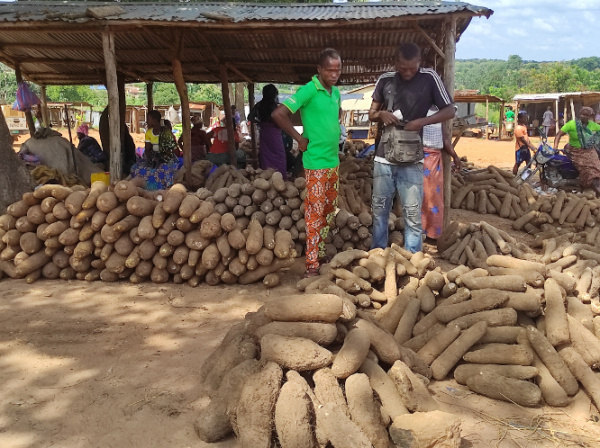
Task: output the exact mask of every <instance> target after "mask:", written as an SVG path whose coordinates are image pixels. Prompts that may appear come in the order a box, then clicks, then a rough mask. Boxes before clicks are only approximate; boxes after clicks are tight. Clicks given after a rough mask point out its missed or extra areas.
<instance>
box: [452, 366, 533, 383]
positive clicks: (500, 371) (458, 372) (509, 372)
mask: <svg viewBox="0 0 600 448" xmlns="http://www.w3.org/2000/svg"><path fill="white" fill-rule="evenodd" d="M488 373H495V374H496V375H501V376H505V377H509V378H515V379H517V380H529V379H531V378H534V377H535V376H536V375H538V373H539V370H538V369H537V368H536V367H535V366H533V367H532V366H520V365H498V364H461V365H459V366H458V367H457V368H456V369H454V379H455V380H456V382H457V383H458V384H467V378H469V377H472V376H476V375H484V376H485V375H487V374H488Z"/></svg>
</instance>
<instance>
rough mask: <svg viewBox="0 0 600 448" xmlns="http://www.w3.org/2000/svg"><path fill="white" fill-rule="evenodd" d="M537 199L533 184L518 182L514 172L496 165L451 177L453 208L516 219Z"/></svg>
mask: <svg viewBox="0 0 600 448" xmlns="http://www.w3.org/2000/svg"><path fill="white" fill-rule="evenodd" d="M536 199H537V194H536V192H535V191H534V190H533V188H531V186H529V185H528V184H525V183H524V184H519V183H517V181H515V180H514V175H513V174H512V173H510V172H508V171H504V170H501V169H499V168H497V167H495V166H493V165H491V166H489V167H488V168H487V169H483V170H474V171H469V172H468V173H467V174H464V175H454V176H453V177H452V201H451V206H452V208H464V209H467V210H472V211H477V212H478V213H479V214H481V215H486V214H491V215H499V216H500V217H502V218H509V219H511V220H516V219H517V218H520V217H521V216H522V215H524V214H525V212H526V211H527V210H528V208H529V207H530V205H532V204H533V203H535V201H536Z"/></svg>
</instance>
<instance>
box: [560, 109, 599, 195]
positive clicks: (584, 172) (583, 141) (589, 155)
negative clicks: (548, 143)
mask: <svg viewBox="0 0 600 448" xmlns="http://www.w3.org/2000/svg"><path fill="white" fill-rule="evenodd" d="M593 116H594V110H593V109H592V108H591V107H582V108H581V111H580V112H579V120H571V121H567V122H566V123H565V125H564V126H563V127H562V128H561V129H560V131H558V134H556V137H555V138H554V149H555V150H556V149H558V144H559V142H560V139H561V138H562V136H563V135H568V136H569V143H568V145H566V146H565V153H566V154H567V156H569V159H571V161H572V162H573V164H574V165H575V168H577V171H579V179H580V181H581V185H582V186H583V187H584V188H588V187H592V188H593V189H594V190H595V191H596V194H600V159H598V152H597V151H598V150H600V135H599V134H598V131H600V124H597V123H594V122H593V121H592V120H591V118H592V117H593Z"/></svg>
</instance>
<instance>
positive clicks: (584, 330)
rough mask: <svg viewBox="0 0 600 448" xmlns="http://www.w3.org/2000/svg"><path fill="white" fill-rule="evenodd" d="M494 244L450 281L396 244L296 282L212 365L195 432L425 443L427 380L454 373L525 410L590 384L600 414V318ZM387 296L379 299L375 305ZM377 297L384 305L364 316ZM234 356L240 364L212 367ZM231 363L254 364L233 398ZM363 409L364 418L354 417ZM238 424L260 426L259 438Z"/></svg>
mask: <svg viewBox="0 0 600 448" xmlns="http://www.w3.org/2000/svg"><path fill="white" fill-rule="evenodd" d="M488 230H489V229H487V228H486V227H485V226H481V227H480V228H479V230H478V231H484V232H488ZM488 235H489V234H488ZM502 239H503V240H504V241H505V243H506V244H508V245H509V247H510V244H512V243H511V241H510V239H508V238H506V239H505V238H504V237H503V238H502ZM465 247H468V246H465ZM496 247H497V251H498V253H496V254H490V255H488V256H487V258H484V259H482V260H478V264H477V266H473V267H474V269H472V268H470V267H468V266H466V265H459V266H457V267H456V268H454V269H452V270H450V271H448V272H446V273H442V272H441V271H440V270H439V268H434V266H433V261H432V260H428V257H427V256H424V255H423V254H415V255H412V256H409V254H407V253H406V252H405V251H404V250H403V249H401V248H399V247H397V246H396V245H393V246H392V247H390V248H388V249H386V250H382V251H378V250H374V251H369V252H365V251H361V250H357V249H355V250H349V251H346V252H344V253H341V254H338V255H337V256H336V257H334V259H333V260H332V262H331V263H330V264H329V265H328V266H325V267H324V269H323V271H322V275H321V276H320V277H317V278H312V279H306V280H302V281H301V282H300V284H299V285H298V286H299V288H300V289H302V290H303V291H304V295H299V296H292V297H287V298H282V299H278V300H276V301H274V302H270V303H268V304H266V305H265V306H264V307H262V308H261V309H259V310H258V311H257V312H256V313H251V314H250V315H248V316H247V318H246V320H245V321H244V322H243V323H241V324H239V325H238V326H237V327H234V329H232V332H233V333H235V335H236V336H235V337H236V338H237V339H235V338H234V336H232V334H228V336H226V338H225V340H224V342H223V344H222V345H221V346H220V347H219V348H218V349H217V350H216V352H215V353H214V354H213V355H211V356H210V357H209V360H208V361H207V364H206V366H205V368H204V369H203V371H204V373H203V380H204V384H205V386H206V390H207V393H208V394H209V395H210V397H211V399H212V401H211V404H210V405H209V407H208V408H207V409H206V410H205V411H204V412H203V413H202V414H201V415H200V418H199V419H198V422H197V424H196V430H197V432H198V434H199V435H200V437H201V438H202V439H203V440H205V441H209V442H213V441H216V440H218V439H220V438H222V437H225V436H226V435H227V434H229V433H230V432H232V431H233V432H234V433H235V434H236V435H237V437H238V439H239V441H240V442H241V446H271V444H272V443H275V441H274V440H272V438H271V435H272V434H275V435H276V437H277V443H279V444H280V445H281V446H282V447H286V446H298V445H293V444H292V442H291V440H304V441H310V442H306V443H305V442H302V443H304V444H302V445H301V446H326V445H327V444H330V445H331V446H334V447H342V446H361V447H362V446H366V447H370V446H387V445H386V443H388V442H389V441H388V437H389V438H391V439H392V440H393V441H394V442H395V443H405V442H402V441H403V440H404V441H406V440H407V439H411V438H412V439H415V438H416V437H417V434H420V432H419V431H420V429H419V427H418V425H419V424H418V421H421V422H422V421H423V419H424V418H425V419H427V418H428V417H427V416H424V415H421V413H428V414H432V418H433V413H434V412H437V411H436V409H437V408H438V406H437V402H436V400H435V397H434V396H432V394H431V392H430V390H429V388H428V385H429V384H430V383H429V382H430V381H440V380H445V379H448V378H454V379H455V380H456V381H457V382H458V383H459V384H460V385H463V386H464V387H466V388H468V389H470V390H471V391H473V392H475V393H478V394H481V395H484V396H487V397H489V398H492V399H497V400H502V401H507V402H512V403H516V404H518V405H520V406H528V407H535V406H539V405H541V404H542V403H546V404H547V405H549V406H559V407H561V406H566V405H568V404H570V403H571V402H572V400H573V397H574V396H575V395H576V394H577V393H578V392H579V390H580V388H581V389H582V390H583V391H584V392H585V393H587V394H588V395H589V396H590V398H591V400H592V402H593V403H594V405H595V406H596V407H600V375H598V373H597V370H598V369H600V339H599V337H600V316H599V315H598V314H600V309H598V308H594V307H593V306H592V305H593V303H592V304H591V305H590V304H589V303H584V301H582V299H581V298H580V297H579V294H578V290H577V287H578V286H577V283H578V282H577V281H575V277H573V276H572V275H573V272H571V271H567V272H561V271H560V270H556V269H554V266H552V265H551V264H546V263H543V262H540V261H536V260H535V259H533V258H531V259H521V258H515V257H514V256H512V255H510V253H511V252H508V253H507V254H503V253H502V251H501V246H499V245H496ZM486 253H487V252H486ZM413 257H415V258H413ZM538 257H540V258H541V256H540V255H538ZM384 261H385V263H384ZM384 266H385V267H384ZM399 266H402V267H399ZM411 266H412V268H411ZM360 268H364V271H363V269H360ZM409 269H410V270H411V272H412V273H409ZM412 269H415V271H412ZM583 271H585V269H583ZM399 272H401V273H402V274H401V275H399ZM392 273H393V274H392ZM386 274H387V275H386ZM352 283H354V286H352V287H350V286H351V284H352ZM345 288H346V289H345ZM373 291H379V293H377V292H376V293H374V292H373ZM386 293H387V295H386ZM378 294H381V295H382V296H383V298H382V300H381V301H375V300H374V299H373V298H374V297H381V296H379V295H378ZM363 300H364V302H361V301H363ZM369 300H371V304H377V305H374V306H373V307H371V308H367V309H365V308H361V306H365V305H366V306H368V305H367V303H368V301H369ZM333 303H335V306H333ZM373 308H377V309H373ZM325 328H328V329H329V331H326V330H325ZM230 333H231V332H230ZM247 346H250V347H251V349H250V350H248V348H247ZM242 352H243V353H247V355H245V356H242V355H241V353H242ZM225 353H229V354H230V355H229V356H231V357H232V359H233V361H232V362H231V363H227V362H226V361H223V363H224V365H222V366H221V368H220V369H222V370H219V369H217V370H214V369H215V368H214V367H211V366H212V363H214V362H215V360H216V359H221V358H222V357H223V356H224V354H225ZM249 359H251V360H250V361H248V360H249ZM243 363H246V364H243ZM232 364H235V365H236V366H237V365H244V366H246V365H252V366H254V367H253V369H255V370H253V371H252V375H251V376H250V375H249V376H248V380H246V382H245V383H244V384H243V385H241V384H237V383H236V389H235V391H233V390H232V389H231V386H230V384H231V383H230V382H226V379H227V377H226V376H225V378H224V379H223V382H224V384H226V386H222V385H221V384H216V383H215V378H219V379H220V378H221V377H222V376H223V375H222V372H224V371H236V369H237V367H236V368H233V367H232ZM210 369H213V374H212V375H210V374H208V373H207V372H208V370H210ZM365 376H366V377H365ZM211 378H212V379H211ZM236 378H239V377H236ZM298 381H300V382H301V383H302V384H301V385H300V384H298ZM290 383H293V384H290ZM267 384H268V386H267ZM357 384H361V388H362V392H361V393H360V395H359V393H358V392H357V391H355V389H354V387H356V386H357ZM367 384H368V385H369V386H370V388H369V387H367ZM325 390H327V393H326V392H324V391H325ZM230 394H231V395H230ZM244 397H245V398H244ZM291 397H294V399H293V401H288V400H292V398H291ZM357 397H360V399H359V398H357ZM260 399H262V400H263V401H262V402H261V403H258V401H259V400H260ZM280 400H281V401H280ZM250 402H252V405H250ZM360 402H362V403H363V407H362V408H361V409H363V410H364V411H365V412H366V410H367V409H370V411H369V414H368V416H366V415H361V416H360V417H358V416H356V417H355V415H354V414H353V410H354V408H355V407H358V404H357V403H360ZM219 403H226V405H223V404H219ZM365 403H367V404H365ZM286 410H287V411H286ZM215 412H217V414H218V416H215V414H214V413H215ZM286 412H287V413H286ZM248 413H250V414H252V413H258V414H260V416H258V415H252V416H249V415H248ZM410 413H415V414H414V415H415V416H417V415H419V417H420V418H419V419H413V420H411V419H410V418H409V417H410ZM357 415H358V414H357ZM217 420H218V421H220V422H221V425H220V426H219V427H220V428H222V429H221V432H219V433H218V434H217V435H216V436H215V435H214V434H212V433H210V428H212V427H214V426H210V425H209V424H208V423H207V421H208V422H214V421H217ZM240 421H243V422H252V425H253V428H256V427H260V428H262V430H261V431H262V436H261V437H262V438H261V443H258V442H257V441H256V439H253V438H252V437H255V436H257V432H256V431H255V430H252V431H250V430H249V429H248V428H246V429H243V428H241V427H240V426H239V422H240ZM289 422H294V425H292V426H293V427H294V431H300V429H299V427H298V425H299V423H298V422H301V426H302V430H301V432H300V433H295V432H294V433H291V434H290V433H289V432H288V431H291V429H290V423H289ZM361 422H362V423H361ZM366 422H368V424H367V423H366ZM455 424H456V423H453V425H455ZM329 425H331V426H329ZM411 425H412V426H411ZM326 426H327V427H326ZM382 428H383V431H382ZM451 428H454V430H451ZM447 429H448V430H447V431H445V433H447V434H454V435H456V434H459V433H460V428H458V429H457V428H456V427H455V426H452V425H451V426H449V427H448V428H447ZM425 432H427V431H425ZM342 434H347V435H350V436H349V437H342ZM247 437H251V438H250V439H248V438H247ZM349 440H352V441H353V442H350V441H349ZM257 443H258V445H257ZM422 443H425V442H422ZM400 446H404V445H400ZM406 446H413V445H406ZM414 446H418V445H414Z"/></svg>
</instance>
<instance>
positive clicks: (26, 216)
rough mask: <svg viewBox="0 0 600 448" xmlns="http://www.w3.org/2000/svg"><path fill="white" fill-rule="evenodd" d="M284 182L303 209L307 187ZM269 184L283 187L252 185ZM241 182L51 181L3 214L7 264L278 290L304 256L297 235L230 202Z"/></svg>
mask: <svg viewBox="0 0 600 448" xmlns="http://www.w3.org/2000/svg"><path fill="white" fill-rule="evenodd" d="M273 177H275V175H274V176H273ZM210 180H211V178H209V181H210ZM279 180H280V182H279V183H278V185H279V188H280V189H281V190H282V191H284V192H285V191H288V192H289V196H290V199H293V200H295V202H294V204H297V205H294V206H295V207H297V208H298V209H299V208H300V207H301V203H302V200H301V199H300V197H299V192H298V189H297V188H296V187H295V186H294V184H293V183H291V182H284V181H283V179H281V178H279ZM262 181H265V182H267V183H268V184H269V185H271V184H272V183H275V180H272V181H271V182H268V181H266V180H265V179H262V178H260V180H255V181H254V183H255V184H257V185H258V186H257V187H255V186H254V183H253V184H244V185H246V186H247V188H250V187H252V188H253V189H254V190H258V191H260V194H261V195H264V196H265V198H266V197H267V194H268V190H269V189H265V190H262V189H260V188H259V186H262V184H263V183H264V182H262ZM234 185H235V186H230V187H229V188H227V187H222V188H218V189H216V191H215V193H214V194H213V193H212V192H211V191H210V190H207V189H201V190H199V191H198V192H197V193H188V192H187V191H186V189H185V187H184V186H183V185H181V184H175V185H174V186H173V187H172V188H171V189H169V190H168V191H165V192H159V193H156V194H154V195H148V192H147V191H145V190H142V189H140V188H138V187H137V186H136V184H135V183H134V182H133V181H119V182H117V183H116V184H115V185H114V186H111V187H108V186H107V185H106V184H104V183H102V182H94V183H93V184H92V186H91V188H89V189H84V188H79V187H73V188H69V187H65V186H61V185H43V186H41V187H38V188H37V189H36V190H35V191H34V192H30V193H25V194H24V195H23V198H22V200H21V201H18V202H16V203H14V204H12V205H10V206H9V207H8V209H7V214H5V215H3V216H1V217H0V237H1V240H0V248H1V252H0V270H1V271H2V272H3V274H5V275H7V276H8V277H11V278H25V279H26V280H27V282H33V281H35V280H37V279H39V278H40V277H44V278H48V279H56V278H61V279H64V280H71V279H79V280H87V281H95V280H102V281H107V282H111V281H117V280H119V279H129V281H130V282H132V283H140V282H144V281H148V280H150V281H152V282H155V283H165V282H168V281H173V282H175V283H184V282H187V283H188V284H189V285H191V286H197V285H198V284H199V283H200V282H203V281H204V282H206V283H208V284H209V285H217V284H219V283H226V284H232V283H241V284H248V283H252V282H256V281H260V280H263V279H265V278H266V279H267V281H266V284H267V285H268V286H273V285H274V284H277V281H278V279H277V276H276V275H270V274H274V273H275V272H276V271H278V270H280V269H281V268H286V267H289V266H290V265H291V264H292V263H293V259H294V256H295V255H296V252H295V249H294V242H293V237H292V234H291V233H290V230H289V228H287V226H282V225H281V223H280V224H279V226H274V225H268V224H265V221H264V219H263V218H264V217H265V213H264V212H261V213H262V214H260V213H258V211H257V212H256V214H254V213H252V214H250V213H249V214H245V213H238V212H237V211H236V212H232V211H231V210H230V207H229V205H233V204H231V203H230V202H229V201H228V202H227V203H225V199H224V198H226V197H230V196H229V195H228V194H227V192H228V191H229V189H231V191H234V195H235V194H237V193H240V195H241V187H242V185H240V184H234ZM246 191H249V190H246ZM250 194H252V193H250ZM284 194H285V193H284ZM240 197H241V196H240ZM246 197H247V198H248V199H250V200H251V196H250V195H247V196H246ZM265 200H266V199H265ZM228 204H229V205H228ZM282 205H286V204H285V201H284V204H282ZM235 207H236V206H233V207H232V208H233V209H235ZM287 207H289V208H290V209H291V206H290V205H287ZM241 208H242V210H245V207H241ZM256 209H257V210H258V207H256ZM290 220H291V218H290ZM290 228H291V226H290Z"/></svg>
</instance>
